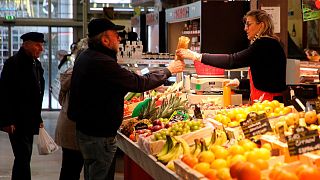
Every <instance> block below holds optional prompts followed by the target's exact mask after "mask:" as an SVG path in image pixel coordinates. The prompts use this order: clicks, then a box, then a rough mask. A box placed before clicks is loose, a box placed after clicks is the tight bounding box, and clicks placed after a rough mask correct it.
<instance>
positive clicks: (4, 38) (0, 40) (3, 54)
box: [0, 26, 9, 73]
mask: <svg viewBox="0 0 320 180" xmlns="http://www.w3.org/2000/svg"><path fill="white" fill-rule="evenodd" d="M8 46H9V44H8V29H7V28H4V27H1V26H0V73H1V71H2V67H3V63H4V60H5V59H7V58H8V57H9V51H8Z"/></svg>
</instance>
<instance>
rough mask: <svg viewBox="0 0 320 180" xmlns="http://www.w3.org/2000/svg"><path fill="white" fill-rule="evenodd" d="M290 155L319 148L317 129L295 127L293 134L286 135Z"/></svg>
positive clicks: (319, 141)
mask: <svg viewBox="0 0 320 180" xmlns="http://www.w3.org/2000/svg"><path fill="white" fill-rule="evenodd" d="M286 139H287V143H288V149H289V154H290V156H294V155H299V154H303V153H307V152H311V151H315V150H319V149H320V140H319V134H318V130H308V129H307V128H306V127H301V126H299V127H297V128H295V129H294V130H293V134H292V135H289V136H286Z"/></svg>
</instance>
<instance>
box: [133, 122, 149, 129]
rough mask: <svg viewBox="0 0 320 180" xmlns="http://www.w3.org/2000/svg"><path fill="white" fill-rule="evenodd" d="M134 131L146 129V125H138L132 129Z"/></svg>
mask: <svg viewBox="0 0 320 180" xmlns="http://www.w3.org/2000/svg"><path fill="white" fill-rule="evenodd" d="M134 129H135V130H140V129H148V125H147V124H145V123H142V122H141V123H138V124H136V125H135V127H134Z"/></svg>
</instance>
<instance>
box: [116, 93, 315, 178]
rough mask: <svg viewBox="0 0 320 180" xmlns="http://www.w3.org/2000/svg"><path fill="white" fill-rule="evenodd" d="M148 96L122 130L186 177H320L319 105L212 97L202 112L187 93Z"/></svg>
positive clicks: (165, 164)
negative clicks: (226, 102)
mask: <svg viewBox="0 0 320 180" xmlns="http://www.w3.org/2000/svg"><path fill="white" fill-rule="evenodd" d="M171 89H176V88H171ZM129 96H132V95H129ZM133 97H134V95H133ZM148 98H149V99H141V102H140V103H141V104H140V106H139V105H137V106H136V107H137V108H136V109H135V112H134V110H133V111H132V112H134V114H135V115H134V116H133V115H132V118H130V119H126V120H124V122H123V124H122V126H121V129H120V131H121V133H123V134H124V135H126V136H127V137H129V139H130V140H131V141H133V142H134V143H137V145H138V146H139V148H140V149H141V151H143V152H145V153H148V154H150V155H152V156H153V157H154V158H155V161H157V162H158V163H161V164H163V165H164V166H165V167H166V168H167V170H168V171H172V172H175V173H176V174H177V175H178V176H179V177H181V178H182V179H219V180H220V179H221V180H224V179H227V180H231V179H238V180H258V179H270V180H287V179H288V180H289V179H293V180H298V179H301V180H304V179H308V180H309V179H310V180H311V179H320V171H319V168H320V153H319V152H320V140H319V132H320V114H317V113H316V111H314V110H310V111H307V112H297V111H296V110H295V109H294V107H291V106H284V104H282V103H279V102H278V101H276V100H274V101H267V100H266V101H263V102H256V103H254V104H252V105H248V104H246V105H240V106H234V105H232V106H228V107H224V108H223V107H219V106H217V105H215V104H210V103H206V104H198V105H197V107H200V110H201V111H202V113H203V114H202V115H203V116H201V114H200V116H197V117H196V116H195V114H196V113H195V111H194V109H190V107H194V106H191V105H190V104H188V102H187V100H186V99H185V98H183V96H182V95H181V93H177V92H170V93H169V92H167V93H166V94H161V93H155V92H152V93H151V96H150V97H148ZM133 100H134V99H133ZM142 102H143V103H142ZM211 110H214V111H211ZM206 111H210V113H212V114H209V115H208V114H206V113H204V112H206ZM200 113H201V112H200ZM252 114H254V115H255V116H254V117H257V118H253V117H251V116H252ZM198 115H199V114H198ZM258 117H259V118H261V117H263V118H261V119H259V118H258ZM263 128H265V129H263ZM301 129H302V130H301ZM264 130H265V131H264ZM301 131H302V132H301ZM252 132H254V133H252ZM267 136H268V137H272V138H269V139H266V138H265V137H267ZM290 143H291V145H290ZM310 146H313V147H310ZM317 147H319V148H317ZM310 149H312V150H310ZM301 152H303V153H301ZM294 153H295V154H294ZM288 157H290V158H288ZM186 169H187V170H186ZM195 177H196V178H195Z"/></svg>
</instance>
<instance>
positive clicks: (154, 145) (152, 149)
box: [138, 125, 213, 155]
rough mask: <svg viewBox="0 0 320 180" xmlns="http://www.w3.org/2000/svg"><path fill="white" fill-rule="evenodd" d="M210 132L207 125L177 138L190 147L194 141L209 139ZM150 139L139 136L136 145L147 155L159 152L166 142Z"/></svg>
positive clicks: (210, 127) (209, 126)
mask: <svg viewBox="0 0 320 180" xmlns="http://www.w3.org/2000/svg"><path fill="white" fill-rule="evenodd" d="M212 132H213V126H211V125H207V126H206V127H204V128H201V129H199V130H197V131H194V132H190V133H188V134H183V135H181V136H179V137H181V138H183V139H184V140H186V142H187V143H188V144H189V145H192V144H193V143H194V139H200V138H206V137H211V135H212ZM152 139H153V135H152V136H148V137H146V138H143V137H141V136H140V138H139V139H138V145H139V146H140V148H141V149H143V151H145V152H147V153H149V154H152V155H155V154H158V153H159V152H160V151H161V149H162V147H163V145H164V144H165V142H166V141H165V140H158V141H153V140H152Z"/></svg>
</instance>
